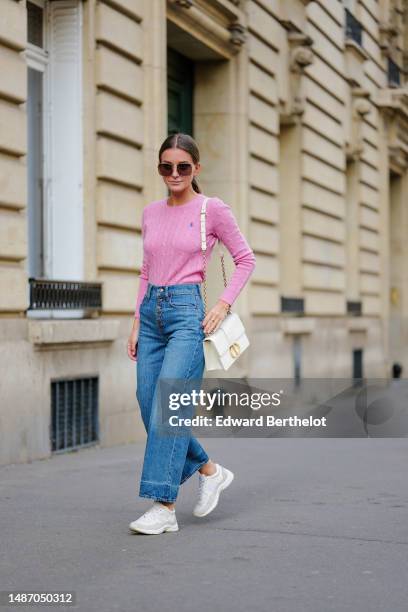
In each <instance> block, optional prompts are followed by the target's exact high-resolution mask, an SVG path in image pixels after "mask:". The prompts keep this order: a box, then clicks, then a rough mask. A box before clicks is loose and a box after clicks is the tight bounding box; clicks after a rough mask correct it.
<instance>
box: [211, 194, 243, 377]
mask: <svg viewBox="0 0 408 612" xmlns="http://www.w3.org/2000/svg"><path fill="white" fill-rule="evenodd" d="M207 200H208V198H205V199H204V202H203V204H202V207H201V251H202V253H203V263H204V266H203V269H204V279H203V286H204V313H205V315H206V314H207V285H206V280H207V278H206V277H207V271H206V267H207V266H206V263H207V262H206V250H207V240H206V229H205V218H206V214H207ZM218 247H219V251H220V256H221V267H222V274H223V279H224V287H226V286H227V279H226V275H225V266H224V253H223V251H222V249H221V243H220V241H218ZM248 346H249V339H248V336H247V335H246V333H245V328H244V325H243V323H242V321H241V319H240V318H239V316H238V315H237V313H236V312H231V308H229V309H228V314H227V316H226V317H225V319H224V320H223V321H222V322H221V324H220V325H219V327H218V328H217V329H216V330H215V331H213V332H211V333H210V334H209V335H207V336H206V337H205V338H204V340H203V348H204V359H205V367H206V369H207V370H228V368H229V367H230V366H231V365H232V364H233V363H235V361H236V360H237V359H238V358H239V356H240V355H242V353H243V352H244V351H245V349H246V348H248Z"/></svg>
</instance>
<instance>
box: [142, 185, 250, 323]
mask: <svg viewBox="0 0 408 612" xmlns="http://www.w3.org/2000/svg"><path fill="white" fill-rule="evenodd" d="M205 197H206V196H204V195H203V194H199V193H198V194H196V196H195V197H194V198H193V199H192V200H189V201H188V202H186V203H185V204H179V205H178V206H169V205H168V204H167V198H164V199H162V200H155V201H154V202H151V203H150V204H148V205H147V206H145V208H144V210H143V214H142V236H143V263H142V268H141V271H140V274H139V278H140V282H139V291H138V296H137V302H136V309H135V318H140V315H139V307H140V304H141V302H142V300H143V297H144V295H145V293H146V289H147V285H148V283H149V282H150V283H151V284H153V285H179V284H182V283H201V282H202V281H203V256H202V252H201V235H200V212H201V204H202V202H203V200H204V198H205ZM206 236H207V251H206V253H207V257H206V259H207V275H208V262H209V260H210V256H211V253H212V250H213V247H214V245H215V243H216V242H217V238H219V239H220V240H221V242H222V243H223V244H225V246H226V247H227V249H228V250H229V252H230V253H231V256H232V258H233V260H234V264H235V270H234V272H233V274H232V275H231V277H230V279H229V281H227V286H226V287H225V288H224V290H223V292H222V293H221V295H220V299H222V300H224V301H225V302H228V304H232V303H233V302H234V301H235V299H236V298H237V296H238V294H239V293H240V291H241V289H242V288H243V286H244V285H245V283H246V282H247V280H248V278H249V276H250V275H251V273H252V271H253V270H254V268H255V255H254V253H253V251H252V249H251V248H250V246H249V245H248V243H247V241H246V240H245V238H244V236H243V235H242V233H241V231H240V229H239V227H238V224H237V222H236V220H235V217H234V215H233V213H232V210H231V208H230V206H228V204H225V202H223V201H222V200H221V199H220V198H217V197H212V198H209V199H208V200H207V215H206ZM219 273H220V275H221V265H220V270H219Z"/></svg>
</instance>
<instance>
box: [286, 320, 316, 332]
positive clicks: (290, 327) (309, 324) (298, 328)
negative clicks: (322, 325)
mask: <svg viewBox="0 0 408 612" xmlns="http://www.w3.org/2000/svg"><path fill="white" fill-rule="evenodd" d="M315 326H316V323H315V321H313V319H312V318H307V317H294V318H287V319H282V320H281V330H282V332H283V333H284V334H311V333H313V331H314V329H315Z"/></svg>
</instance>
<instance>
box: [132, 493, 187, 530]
mask: <svg viewBox="0 0 408 612" xmlns="http://www.w3.org/2000/svg"><path fill="white" fill-rule="evenodd" d="M129 528H130V529H131V530H132V531H139V532H140V533H148V534H152V535H153V534H158V533H163V531H178V524H177V519H176V511H175V510H174V508H173V510H170V509H169V508H167V506H165V505H164V504H161V503H160V502H158V501H155V502H154V503H153V506H152V507H151V508H149V510H147V511H146V512H145V513H144V514H142V516H141V517H139V518H138V519H137V520H136V521H132V522H131V523H130V524H129Z"/></svg>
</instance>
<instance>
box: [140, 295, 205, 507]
mask: <svg viewBox="0 0 408 612" xmlns="http://www.w3.org/2000/svg"><path fill="white" fill-rule="evenodd" d="M203 319H204V304H203V300H202V296H201V292H200V285H199V284H198V283H189V284H180V285H152V284H151V283H149V284H148V286H147V290H146V294H145V296H144V298H143V301H142V303H141V305H140V327H139V336H138V347H137V362H136V364H137V366H136V367H137V391H136V397H137V399H138V402H139V406H140V411H141V416H142V419H143V423H144V426H145V429H146V432H147V441H146V448H145V454H144V461H143V470H142V475H141V479H140V489H139V495H140V497H150V498H152V499H155V500H161V501H169V502H173V501H175V500H176V498H177V494H178V490H179V486H180V485H181V484H183V482H184V481H185V480H187V479H188V478H190V476H192V474H194V472H196V471H197V470H198V469H199V468H200V467H201V466H202V465H204V464H205V463H207V461H208V460H209V457H208V455H207V453H206V452H205V450H204V449H203V448H202V446H201V445H200V443H199V442H198V440H197V439H196V438H194V437H193V436H192V435H191V431H190V430H188V433H187V435H180V434H179V432H177V431H175V432H174V434H173V433H172V432H170V433H168V434H166V435H163V433H161V430H160V423H161V422H162V421H161V418H162V414H163V413H162V410H161V409H160V400H159V397H160V390H161V386H160V380H161V379H178V380H179V381H180V383H179V384H181V383H182V381H184V383H183V386H184V389H185V387H186V386H187V387H188V384H189V381H191V384H192V385H194V388H196V389H197V390H199V386H198V387H197V384H196V381H198V382H199V383H201V380H202V376H203V372H204V367H205V361H204V351H203V339H204V337H205V334H204V330H203V327H202V325H201V323H202V320H203ZM163 382H165V381H162V384H163ZM188 391H190V388H188ZM180 392H182V389H180ZM167 409H168V406H167ZM183 410H185V409H184V408H183ZM174 414H175V413H174ZM185 414H187V415H188V416H190V417H191V416H193V413H192V408H190V411H189V410H188V409H187V411H185ZM179 416H181V415H179ZM183 416H185V415H183ZM176 429H177V428H176Z"/></svg>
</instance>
